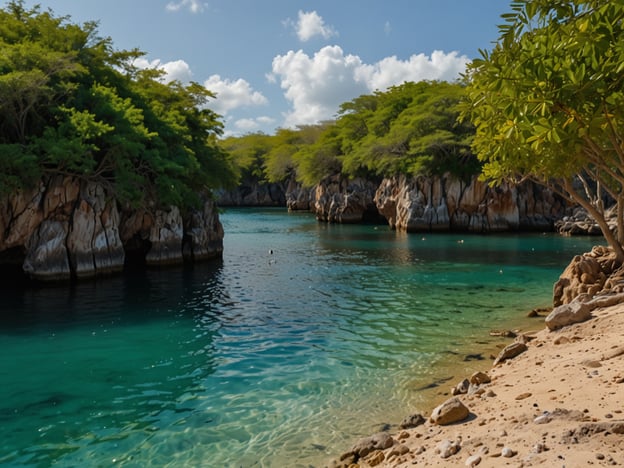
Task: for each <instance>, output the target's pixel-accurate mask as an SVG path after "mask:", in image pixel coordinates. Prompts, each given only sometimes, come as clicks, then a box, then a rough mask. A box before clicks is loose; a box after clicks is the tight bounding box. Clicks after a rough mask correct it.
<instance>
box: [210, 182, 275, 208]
mask: <svg viewBox="0 0 624 468" xmlns="http://www.w3.org/2000/svg"><path fill="white" fill-rule="evenodd" d="M216 197H217V203H218V204H219V206H285V205H286V187H285V186H284V184H282V183H265V182H261V181H259V180H246V181H243V183H241V184H240V185H239V186H238V187H236V188H234V189H231V190H219V191H217V193H216Z"/></svg>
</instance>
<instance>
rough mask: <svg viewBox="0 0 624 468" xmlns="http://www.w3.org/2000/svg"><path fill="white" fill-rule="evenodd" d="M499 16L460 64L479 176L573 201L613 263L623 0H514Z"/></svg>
mask: <svg viewBox="0 0 624 468" xmlns="http://www.w3.org/2000/svg"><path fill="white" fill-rule="evenodd" d="M503 18H504V20H505V24H503V25H502V26H500V37H499V40H498V42H497V43H496V45H495V46H494V48H493V50H492V51H490V52H486V51H483V52H482V53H481V55H482V57H481V58H480V59H478V60H474V61H473V62H472V64H470V65H469V67H468V72H467V79H468V80H469V83H470V84H469V91H468V99H467V101H466V103H465V106H464V107H463V110H462V115H463V117H464V118H466V119H470V120H471V121H472V122H473V123H474V125H475V126H476V136H475V139H474V145H473V148H474V150H475V152H476V153H477V154H478V157H479V158H480V159H481V160H482V161H483V162H484V163H485V165H484V176H485V177H486V178H488V179H490V180H492V181H494V182H499V181H501V180H503V179H514V180H521V179H532V180H535V181H537V182H540V183H542V184H544V185H546V186H548V187H550V188H552V189H553V190H554V191H556V192H557V193H559V194H561V195H562V196H564V197H566V198H567V199H568V200H570V201H571V202H574V203H577V204H579V205H581V206H582V207H583V208H585V209H586V210H587V211H588V213H589V214H590V215H591V216H592V217H593V218H594V219H595V220H596V222H597V223H598V224H599V226H600V228H601V230H602V232H603V234H604V236H605V238H606V240H607V242H608V243H609V245H610V246H611V247H612V248H613V249H614V251H615V252H616V255H617V258H618V260H619V261H620V262H623V261H624V250H623V248H622V244H623V243H624V219H623V218H624V145H623V141H624V133H622V128H624V127H623V125H624V35H623V34H622V32H623V31H622V28H623V27H624V3H623V2H621V1H617V2H614V1H610V0H517V1H513V2H512V3H511V12H510V13H507V14H505V15H503ZM605 194H608V195H610V196H611V197H612V199H613V200H615V201H616V203H617V220H618V229H617V235H615V234H614V233H612V232H611V230H610V229H609V226H608V224H607V220H606V217H605V206H604V200H605Z"/></svg>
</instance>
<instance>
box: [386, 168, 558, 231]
mask: <svg viewBox="0 0 624 468" xmlns="http://www.w3.org/2000/svg"><path fill="white" fill-rule="evenodd" d="M374 200H375V204H376V206H377V209H378V210H379V212H380V213H381V214H382V215H383V216H384V217H385V218H386V219H387V220H388V223H389V224H390V226H391V227H393V228H395V229H397V230H400V231H408V232H409V231H471V232H478V233H483V232H496V231H516V230H541V231H551V230H553V226H554V222H555V220H557V219H560V218H562V217H563V216H564V215H565V210H566V206H565V203H564V201H563V200H562V199H560V198H559V197H557V196H555V195H554V194H553V193H552V192H550V191H549V190H547V189H545V188H543V187H541V186H539V185H536V184H533V183H530V182H527V183H523V184H521V185H507V184H504V185H501V186H498V187H490V186H489V185H487V184H486V183H484V182H482V181H480V180H479V179H478V177H476V176H475V177H473V178H472V179H471V180H469V181H467V182H466V181H462V180H459V179H456V178H453V177H450V176H444V177H413V178H408V177H406V176H398V177H393V178H387V179H384V180H383V181H382V183H381V184H380V185H379V188H378V189H377V191H376V193H375V199H374Z"/></svg>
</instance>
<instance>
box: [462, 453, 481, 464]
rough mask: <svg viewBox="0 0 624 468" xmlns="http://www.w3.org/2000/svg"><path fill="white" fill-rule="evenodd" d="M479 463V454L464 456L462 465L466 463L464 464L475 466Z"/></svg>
mask: <svg viewBox="0 0 624 468" xmlns="http://www.w3.org/2000/svg"><path fill="white" fill-rule="evenodd" d="M479 463H481V456H480V455H472V456H471V457H468V458H466V463H464V465H466V466H477V465H478V464H479Z"/></svg>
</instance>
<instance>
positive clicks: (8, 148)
mask: <svg viewBox="0 0 624 468" xmlns="http://www.w3.org/2000/svg"><path fill="white" fill-rule="evenodd" d="M142 55H143V53H142V52H140V51H138V50H131V51H117V50H115V49H114V48H113V45H112V41H111V39H110V38H102V37H99V36H98V34H97V24H96V23H86V24H84V25H77V24H73V23H71V22H70V21H69V18H68V17H55V16H54V15H53V13H52V12H50V11H46V12H44V11H41V9H40V7H38V6H36V7H34V8H32V9H28V8H26V7H25V4H24V1H22V0H16V1H11V2H9V3H8V5H7V7H6V8H5V9H0V193H9V192H11V191H14V190H16V189H22V188H30V187H32V186H33V185H34V184H36V183H37V182H38V181H39V180H40V179H41V177H42V176H46V175H70V176H75V177H79V178H83V179H88V180H97V181H99V182H101V183H104V184H106V186H107V187H108V188H109V190H110V191H111V193H112V194H113V195H114V196H116V197H117V198H118V199H119V200H120V201H122V202H130V203H132V204H134V205H139V204H141V203H143V202H146V201H154V200H156V201H158V202H160V203H162V204H175V205H179V206H188V205H189V204H192V203H194V202H196V201H198V200H197V193H198V191H201V190H203V189H206V188H214V187H218V186H221V185H222V184H224V183H228V182H231V181H233V180H234V171H233V169H232V167H231V165H230V162H229V161H228V159H227V158H226V156H225V154H224V152H223V150H222V149H221V147H220V146H219V145H218V144H217V142H216V138H217V136H218V135H220V134H221V133H222V123H221V122H220V120H219V116H218V115H216V114H215V113H214V112H212V111H210V110H208V109H207V108H206V107H205V105H204V104H205V103H206V101H207V100H208V99H210V98H212V97H213V96H212V95H211V93H210V92H209V91H207V90H206V89H205V88H204V87H203V86H201V85H199V84H196V83H191V84H188V85H183V84H182V83H179V82H175V81H174V82H170V83H164V82H163V75H162V73H161V72H159V71H157V70H153V69H150V70H143V69H138V68H136V67H134V66H133V61H134V60H135V59H136V58H138V57H140V56H142Z"/></svg>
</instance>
